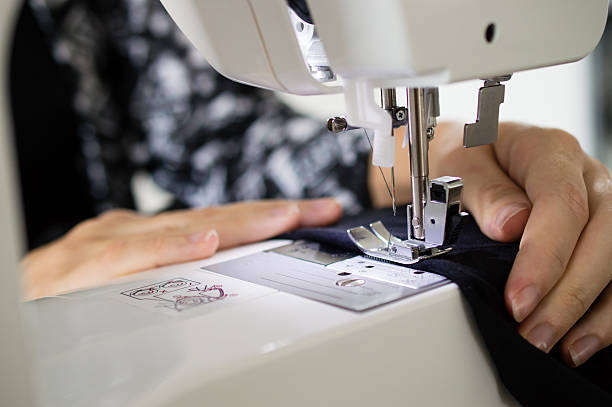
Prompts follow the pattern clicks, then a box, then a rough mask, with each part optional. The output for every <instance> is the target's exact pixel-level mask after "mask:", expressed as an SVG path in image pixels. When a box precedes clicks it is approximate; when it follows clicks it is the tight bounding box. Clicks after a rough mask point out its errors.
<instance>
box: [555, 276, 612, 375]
mask: <svg viewBox="0 0 612 407" xmlns="http://www.w3.org/2000/svg"><path fill="white" fill-rule="evenodd" d="M610 315H612V285H608V287H607V288H606V289H605V290H604V292H603V293H602V294H601V296H600V297H599V299H598V300H597V302H596V303H595V304H594V305H593V306H592V307H591V309H590V310H589V312H588V314H587V315H586V316H585V317H584V318H583V319H582V320H581V321H580V322H578V324H576V325H575V326H574V327H573V328H572V329H571V330H570V332H569V333H568V334H567V335H566V336H565V337H564V338H563V340H562V341H561V347H560V349H561V356H562V358H563V359H564V360H565V362H566V363H567V364H568V365H570V366H573V367H577V366H580V365H582V364H583V363H584V362H586V361H587V360H589V359H590V358H591V357H592V356H593V355H594V354H595V353H597V352H599V351H600V350H602V349H603V348H605V347H607V346H610V345H611V344H612V319H610Z"/></svg>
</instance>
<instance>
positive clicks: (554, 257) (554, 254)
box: [539, 247, 566, 275]
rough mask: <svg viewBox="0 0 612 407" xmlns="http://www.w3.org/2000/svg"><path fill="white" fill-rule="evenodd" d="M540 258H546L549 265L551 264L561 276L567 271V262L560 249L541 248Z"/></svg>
mask: <svg viewBox="0 0 612 407" xmlns="http://www.w3.org/2000/svg"><path fill="white" fill-rule="evenodd" d="M539 251H540V256H541V257H542V258H544V260H545V262H546V263H547V264H551V265H552V267H553V268H554V269H556V270H557V274H558V275H560V274H561V273H562V272H563V270H565V265H566V260H565V257H564V256H562V254H561V252H560V250H559V249H557V248H556V247H550V248H546V249H545V248H539Z"/></svg>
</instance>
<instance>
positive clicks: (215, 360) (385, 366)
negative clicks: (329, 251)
mask: <svg viewBox="0 0 612 407" xmlns="http://www.w3.org/2000/svg"><path fill="white" fill-rule="evenodd" d="M286 243H287V241H284V242H283V241H270V242H264V243H260V244H256V245H251V246H247V247H243V248H239V249H234V250H230V251H227V252H222V253H220V254H218V255H216V256H215V257H213V258H212V259H209V260H206V261H202V262H196V263H187V264H184V265H180V266H178V267H171V268H162V269H159V270H154V271H150V272H146V273H144V274H140V275H136V276H133V277H131V278H127V279H124V281H122V282H120V283H118V284H114V285H110V286H108V287H102V288H97V289H93V290H90V291H83V292H77V293H73V294H68V295H65V296H59V297H52V298H45V299H41V300H38V301H35V302H31V303H28V304H26V311H27V312H28V313H29V315H30V316H33V322H34V325H35V326H36V330H35V331H34V332H33V333H32V336H33V338H34V340H33V341H32V342H33V345H34V346H33V348H34V352H33V356H34V360H36V361H37V363H36V364H35V367H36V368H37V369H36V372H37V376H36V379H37V380H36V381H35V384H36V385H37V386H38V390H39V394H40V399H41V400H42V401H43V404H44V405H57V406H68V405H86V404H87V405H101V406H111V405H112V406H115V405H133V406H158V405H160V406H161V405H173V406H177V405H214V404H215V403H219V405H228V406H229V405H262V406H263V405H272V406H276V405H278V406H280V405H292V406H302V405H303V406H309V405H310V406H311V405H317V406H337V405H353V406H366V405H400V404H402V405H415V406H421V405H440V406H442V405H453V406H480V405H481V406H498V405H499V406H502V405H516V402H515V401H514V399H512V398H511V397H510V396H509V395H508V393H507V391H506V390H505V388H504V387H503V385H502V384H501V383H500V382H499V381H498V378H497V374H496V372H495V370H494V367H493V366H492V364H491V362H490V360H489V357H488V355H487V352H486V350H485V348H484V346H483V345H482V343H481V340H480V338H479V335H478V333H477V331H476V328H475V326H474V323H473V321H472V319H471V316H470V311H469V309H468V307H467V305H466V304H465V302H464V300H463V299H462V298H461V296H460V293H459V290H458V288H457V287H456V286H455V285H453V284H447V285H443V286H441V287H439V288H435V289H433V290H431V291H428V292H426V293H422V294H419V295H416V296H414V297H410V298H407V299H404V300H400V301H397V302H393V303H390V304H388V305H384V306H382V307H378V308H375V309H373V310H370V311H366V312H361V313H359V312H353V311H348V310H345V309H342V308H339V307H336V306H332V305H328V304H324V303H321V302H317V301H312V300H309V299H306V298H302V297H299V296H295V295H292V294H287V293H283V292H280V291H277V290H273V289H270V288H267V287H263V286H258V285H254V284H250V283H246V282H242V281H240V280H235V279H233V278H231V277H225V276H222V275H219V274H215V273H211V272H208V271H203V270H202V269H201V267H204V268H206V267H207V266H208V267H210V265H212V264H214V263H217V262H220V261H226V260H229V259H232V258H236V257H238V256H244V255H245V254H250V253H256V252H260V251H261V250H264V249H269V248H271V247H275V246H280V245H283V244H286ZM177 276H187V277H188V278H191V279H192V280H196V279H203V280H205V281H214V282H215V284H222V285H224V286H225V287H226V290H227V291H226V292H228V293H229V292H232V293H235V292H240V295H245V296H248V299H245V300H244V301H243V302H235V303H232V298H227V299H225V300H222V301H219V302H215V303H208V304H202V305H199V306H197V307H194V308H193V309H190V310H188V311H186V312H189V313H188V314H187V313H186V314H179V313H175V314H173V315H170V314H164V313H159V312H157V311H156V310H154V309H143V308H140V307H138V306H134V303H129V301H132V299H129V298H128V299H127V300H126V302H123V301H121V300H117V299H118V298H119V297H118V296H116V295H115V294H117V293H118V292H119V291H122V290H126V289H129V288H133V287H139V286H146V285H147V284H149V283H150V282H153V281H160V280H167V279H172V278H174V279H176V277H177ZM236 284H238V285H236ZM113 295H114V297H113ZM240 295H238V296H237V297H235V298H237V299H238V298H239V297H240ZM111 297H112V298H111Z"/></svg>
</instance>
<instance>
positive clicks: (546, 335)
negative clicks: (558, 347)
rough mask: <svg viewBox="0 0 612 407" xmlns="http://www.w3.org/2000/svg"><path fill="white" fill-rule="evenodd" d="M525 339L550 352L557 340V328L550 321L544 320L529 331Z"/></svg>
mask: <svg viewBox="0 0 612 407" xmlns="http://www.w3.org/2000/svg"><path fill="white" fill-rule="evenodd" d="M525 339H527V341H529V343H531V344H532V345H533V346H535V347H536V348H538V349H540V350H541V351H543V352H546V353H548V351H550V348H552V346H553V341H554V340H555V328H554V327H553V326H552V325H551V324H549V323H548V322H544V323H542V324H540V325H538V326H536V327H535V328H533V329H532V330H531V331H529V333H528V334H527V337H526V338H525Z"/></svg>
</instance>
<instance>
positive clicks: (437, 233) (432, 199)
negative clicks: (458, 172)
mask: <svg viewBox="0 0 612 407" xmlns="http://www.w3.org/2000/svg"><path fill="white" fill-rule="evenodd" d="M462 189H463V181H461V178H457V177H441V178H437V179H435V180H433V181H431V183H430V188H429V193H428V194H427V195H428V199H427V203H426V204H425V207H424V215H425V216H424V218H425V222H424V231H425V236H426V239H425V240H420V239H416V238H414V235H413V232H412V231H413V228H412V227H411V226H410V224H411V220H412V219H413V214H412V205H408V236H409V238H408V239H407V240H401V239H399V238H398V237H396V236H393V235H392V234H391V232H389V230H387V228H386V227H385V225H383V223H382V222H380V221H377V222H374V223H371V224H370V225H369V228H366V227H364V226H359V227H356V228H352V229H348V230H347V233H348V235H349V237H350V238H351V240H352V241H353V243H355V245H356V246H357V247H358V248H359V250H361V251H362V252H363V253H364V254H365V255H366V256H369V257H372V258H375V259H379V260H385V261H389V262H393V263H400V264H413V263H417V262H419V261H421V260H424V259H428V258H430V257H435V256H439V255H441V254H444V253H448V252H449V251H451V250H452V248H450V247H444V244H445V243H448V242H447V241H446V240H447V239H448V236H449V235H450V231H449V230H447V229H448V225H447V220H448V219H450V217H451V216H452V215H454V214H458V213H459V207H460V199H461V190H462Z"/></svg>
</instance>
